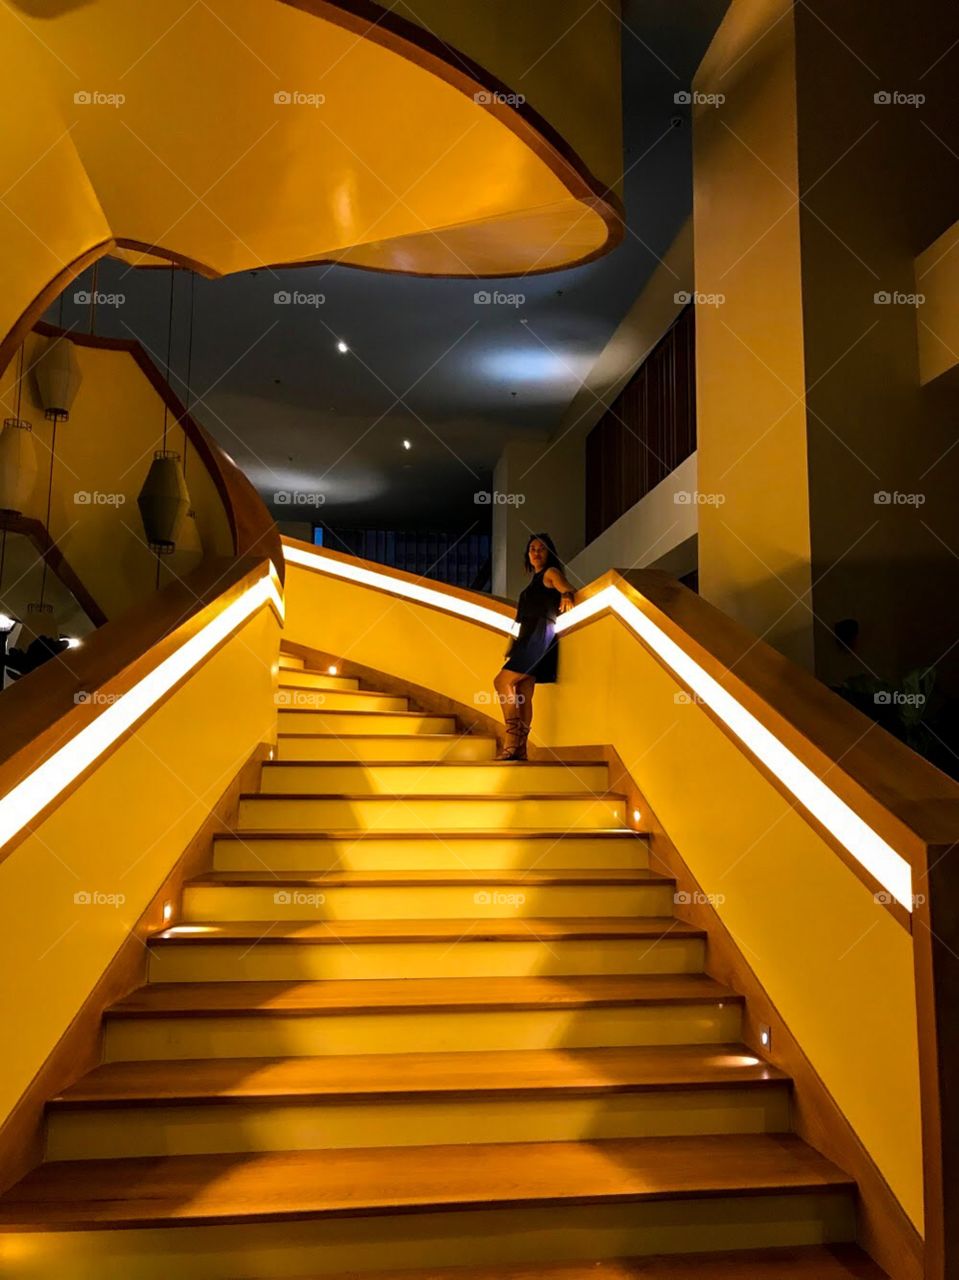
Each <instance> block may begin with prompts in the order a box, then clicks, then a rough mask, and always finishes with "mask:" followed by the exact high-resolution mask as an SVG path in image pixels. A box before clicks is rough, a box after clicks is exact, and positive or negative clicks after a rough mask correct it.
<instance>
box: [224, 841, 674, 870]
mask: <svg viewBox="0 0 959 1280" xmlns="http://www.w3.org/2000/svg"><path fill="white" fill-rule="evenodd" d="M213 865H214V867H215V868H216V869H217V870H218V871H332V870H340V871H500V872H502V871H512V870H517V871H519V870H523V871H526V870H532V869H534V868H535V869H536V870H538V871H546V870H549V869H551V868H562V869H564V870H568V869H570V868H581V869H584V870H585V869H587V868H588V869H590V870H600V869H604V868H606V869H609V870H617V871H620V870H621V871H626V870H641V869H643V868H645V867H648V866H649V847H648V845H647V843H646V841H645V840H616V839H613V840H610V839H605V838H604V837H602V836H595V837H591V836H580V837H578V838H577V839H573V840H560V839H552V840H534V839H529V840H524V839H523V838H522V837H520V838H518V839H513V838H510V837H506V836H500V837H497V838H494V839H486V840H484V839H475V840H473V839H469V838H466V837H461V838H459V839H456V840H429V839H421V838H419V837H418V836H416V835H410V836H408V837H404V838H402V839H398V840H395V839H394V840H389V839H383V838H378V837H376V836H364V837H362V838H360V839H353V840H351V839H344V840H311V839H310V838H309V837H308V836H307V837H305V838H303V839H301V840H299V839H298V840H272V839H270V837H269V836H255V835H253V836H247V837H246V838H245V839H243V840H216V841H215V842H214V845H213Z"/></svg>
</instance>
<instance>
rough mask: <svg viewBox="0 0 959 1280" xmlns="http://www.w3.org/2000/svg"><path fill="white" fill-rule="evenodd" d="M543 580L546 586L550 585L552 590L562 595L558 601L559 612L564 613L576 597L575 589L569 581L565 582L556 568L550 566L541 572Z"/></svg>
mask: <svg viewBox="0 0 959 1280" xmlns="http://www.w3.org/2000/svg"><path fill="white" fill-rule="evenodd" d="M543 581H544V582H545V583H546V585H547V586H548V587H552V588H553V590H554V591H559V592H560V594H561V595H562V597H563V598H562V600H560V602H559V611H560V613H566V612H567V611H568V610H569V609H572V607H573V604H574V603H575V599H576V590H575V588H574V587H573V586H572V584H571V583H569V582H567V580H566V578H565V577H564V576H563V575H562V574H561V573H560V571H559V570H558V569H555V568H552V567H551V568H549V569H547V570H546V572H545V573H544V574H543Z"/></svg>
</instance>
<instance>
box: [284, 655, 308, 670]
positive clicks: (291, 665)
mask: <svg viewBox="0 0 959 1280" xmlns="http://www.w3.org/2000/svg"><path fill="white" fill-rule="evenodd" d="M305 666H306V661H305V660H304V659H303V658H296V657H294V656H293V654H291V653H281V654H280V662H279V667H280V670H281V671H302V670H303V668H304V667H305Z"/></svg>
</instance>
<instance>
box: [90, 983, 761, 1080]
mask: <svg viewBox="0 0 959 1280" xmlns="http://www.w3.org/2000/svg"><path fill="white" fill-rule="evenodd" d="M741 1011H742V998H741V997H740V996H738V995H736V993H735V992H733V991H730V990H729V988H727V987H724V986H722V985H721V984H720V983H718V982H715V981H713V979H711V978H707V977H704V976H702V975H695V974H672V975H661V974H640V975H635V976H621V975H617V976H605V975H604V976H598V977H597V976H590V977H569V978H547V977H532V978H456V979H442V978H423V979H402V978H400V979H382V980H375V979H367V980H363V981H354V980H345V981H334V980H328V981H314V982H243V981H240V982H184V983H175V982H169V983H153V984H150V985H148V986H145V987H140V988H139V989H138V990H136V991H134V992H132V993H131V994H130V995H128V996H126V997H124V999H122V1000H120V1001H119V1002H118V1003H117V1004H114V1005H113V1006H112V1007H111V1008H110V1009H108V1010H107V1012H106V1015H105V1019H104V1055H105V1060H106V1061H110V1062H116V1061H121V1060H124V1059H129V1060H138V1061H142V1060H144V1059H146V1058H158V1059H166V1060H169V1059H171V1058H213V1057H229V1058H236V1057H240V1058H248V1057H282V1056H288V1055H289V1056H316V1055H319V1054H330V1053H333V1054H344V1053H347V1054H358V1053H383V1052H388V1053H398V1052H412V1051H417V1052H446V1051H457V1052H459V1051H463V1052H465V1051H469V1050H478V1049H491V1050H501V1049H567V1048H569V1049H575V1048H587V1047H600V1046H601V1047H614V1046H619V1045H646V1044H650V1045H652V1044H658V1045H666V1044H674V1045H675V1044H727V1043H730V1042H731V1041H734V1040H738V1038H739V1036H740V1034H741Z"/></svg>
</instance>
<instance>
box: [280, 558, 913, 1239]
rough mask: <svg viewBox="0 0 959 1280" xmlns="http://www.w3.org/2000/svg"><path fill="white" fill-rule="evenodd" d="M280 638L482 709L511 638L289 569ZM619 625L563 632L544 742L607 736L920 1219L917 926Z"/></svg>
mask: <svg viewBox="0 0 959 1280" xmlns="http://www.w3.org/2000/svg"><path fill="white" fill-rule="evenodd" d="M286 638H287V639H289V640H292V641H297V642H299V643H302V644H310V643H312V644H314V645H315V646H316V647H317V648H320V649H323V650H325V651H327V652H333V653H337V654H341V655H342V656H343V657H344V658H353V659H355V660H356V661H358V662H360V663H363V664H365V665H367V666H370V667H374V668H378V669H380V670H383V671H387V672H389V673H390V674H391V675H394V676H398V677H401V678H403V679H407V680H410V681H412V682H414V683H416V684H419V685H422V686H424V687H429V688H432V689H435V690H436V691H437V692H438V693H441V694H443V695H445V696H447V697H450V698H453V699H455V700H456V701H459V702H460V703H465V704H467V705H472V704H474V703H475V702H476V700H477V696H478V695H479V694H480V693H482V692H483V691H485V690H487V689H488V688H489V686H490V683H491V681H492V679H493V676H494V674H495V672H496V670H497V669H498V668H499V666H500V665H501V664H502V655H503V649H504V647H505V642H504V638H503V637H502V636H500V635H498V634H497V633H495V632H492V631H489V630H486V629H484V628H481V627H479V626H476V625H474V624H471V623H468V622H466V621H463V620H461V619H459V618H456V617H453V616H450V615H448V614H445V613H442V612H440V611H438V610H432V609H427V608H425V607H423V606H419V605H416V604H412V603H409V602H406V601H401V600H397V599H394V598H392V597H390V596H387V595H384V594H382V593H378V592H374V591H372V590H369V589H366V588H363V587H359V586H355V585H352V584H350V583H348V582H344V581H341V580H336V579H332V578H328V577H325V576H323V575H320V574H315V573H310V572H309V571H307V570H305V569H302V568H298V567H296V566H293V565H289V566H288V569H287V631H286ZM679 692H680V689H679V686H678V685H677V684H676V682H675V680H674V679H673V678H672V677H671V676H670V675H669V674H668V673H667V672H666V671H665V669H664V668H663V667H662V666H660V664H659V663H658V662H657V661H656V660H655V659H654V658H653V657H652V655H651V654H650V653H649V652H648V651H647V650H646V649H645V648H644V646H643V645H641V644H640V643H639V641H638V640H636V639H635V638H634V637H633V636H632V634H631V633H630V632H628V631H627V630H626V629H625V627H623V626H622V624H621V623H619V622H618V621H614V620H613V619H612V618H609V617H606V618H599V619H597V620H595V621H593V622H591V623H588V624H587V625H586V626H585V627H582V628H580V629H579V630H578V631H576V632H574V633H573V634H572V635H570V636H567V637H565V638H564V640H563V650H562V657H561V668H560V681H559V683H557V684H556V685H555V686H543V687H541V688H540V689H539V690H538V691H537V692H536V695H535V702H534V733H535V738H536V740H538V741H539V742H542V743H548V744H550V745H552V746H560V745H563V744H599V743H611V744H612V745H613V746H615V747H616V749H617V750H618V752H619V754H620V755H621V757H622V759H623V760H624V762H625V764H626V766H627V767H628V768H629V769H630V770H631V772H632V774H633V776H634V777H635V778H636V780H637V782H638V784H639V785H640V787H641V788H642V789H643V790H644V792H645V794H646V796H647V798H648V800H649V803H650V804H651V805H652V806H653V808H654V810H655V811H656V813H657V815H658V817H659V819H660V820H661V821H662V823H663V824H664V826H665V827H666V829H667V831H668V832H669V834H670V836H671V837H672V839H673V841H674V842H675V844H676V846H677V848H678V849H679V852H680V853H681V855H682V856H683V857H684V859H685V860H686V862H687V864H688V865H689V867H690V869H691V870H692V872H693V874H694V875H695V876H696V878H697V879H698V881H699V883H700V886H701V887H702V889H703V890H704V891H705V892H707V893H712V894H717V895H721V896H722V901H719V900H718V899H717V910H718V911H719V913H720V915H721V918H722V919H723V921H724V923H725V924H726V926H727V927H728V928H729V930H730V932H731V934H732V936H733V938H734V939H735V941H736V942H737V944H738V945H739V947H740V949H741V950H742V952H743V955H744V956H745V958H746V960H747V962H748V963H749V964H750V965H751V966H752V968H753V970H754V972H755V973H756V975H757V977H758V978H759V980H760V981H761V982H762V983H763V985H764V987H765V989H766V990H767V991H768V993H769V995H770V996H771V998H772V999H773V1001H774V1002H775V1003H776V1005H777V1007H778V1009H779V1011H780V1013H781V1015H782V1016H783V1018H784V1019H785V1021H786V1022H787V1024H788V1025H789V1027H790V1029H791V1031H792V1032H793V1034H794V1035H795V1036H796V1037H797V1039H798V1040H799V1043H800V1044H801V1045H802V1047H803V1049H804V1051H805V1052H806V1054H807V1055H808V1056H809V1058H810V1061H811V1062H812V1064H813V1066H814V1067H815V1069H816V1070H817V1072H818V1073H819V1075H820V1077H821V1078H822V1080H823V1081H824V1083H825V1085H826V1087H827V1088H828V1089H829V1091H830V1092H831V1093H832V1095H833V1097H834V1098H835V1099H836V1101H837V1103H838V1104H839V1106H840V1107H841V1108H842V1110H843V1112H844V1113H845V1115H846V1116H847V1117H848V1119H849V1121H850V1123H851V1124H852V1126H853V1128H854V1129H855V1131H856V1132H857V1134H858V1135H859V1137H860V1139H861V1140H862V1142H863V1144H864V1146H865V1147H866V1149H867V1150H868V1151H869V1153H870V1155H871V1156H872V1158H873V1159H874V1160H875V1162H876V1164H877V1165H878V1167H879V1169H880V1170H881V1171H882V1173H883V1175H884V1176H885V1177H886V1178H887V1180H888V1182H889V1184H890V1186H891V1187H892V1189H893V1191H894V1193H895V1194H896V1196H897V1197H898V1198H899V1199H900V1201H901V1202H902V1204H903V1206H904V1208H905V1209H906V1211H907V1212H908V1213H909V1215H910V1217H911V1218H912V1219H913V1221H914V1222H915V1223H916V1224H917V1226H920V1227H921V1224H922V1152H921V1137H920V1116H919V1084H918V1057H917V1055H918V1050H917V1038H916V1035H917V1033H916V997H915V989H914V982H913V969H912V948H911V941H910V938H909V936H908V934H907V933H906V932H905V931H904V930H903V928H902V927H901V926H900V925H899V924H898V923H897V922H896V921H895V920H894V919H893V918H892V917H891V916H890V915H889V913H888V912H887V911H885V909H883V908H882V907H880V906H877V905H876V903H875V902H874V901H873V898H872V895H871V894H870V893H869V892H868V890H867V889H866V888H865V887H864V886H863V884H862V883H861V881H860V880H859V879H858V878H857V877H856V876H855V875H854V873H853V872H852V871H850V870H849V869H847V868H846V866H845V865H844V864H843V863H842V862H841V861H840V859H839V858H838V857H837V856H836V854H835V853H833V851H832V850H831V849H830V848H829V847H828V846H827V845H826V844H825V843H824V842H823V841H822V840H821V839H820V838H819V837H818V836H817V835H816V834H815V832H814V831H813V829H812V828H811V827H810V826H809V825H808V824H807V823H806V822H805V821H804V820H803V819H802V818H801V817H799V816H798V815H797V814H796V812H795V811H794V809H793V808H792V807H791V806H790V805H789V804H788V803H787V801H786V800H785V799H783V797H782V796H781V795H780V794H779V793H778V792H777V790H776V789H775V788H774V787H773V786H772V785H771V784H770V783H769V782H767V781H766V780H765V779H764V778H763V777H762V776H761V775H760V774H759V772H758V771H757V770H756V769H755V768H754V767H753V766H752V765H751V764H750V762H749V761H748V760H747V758H746V757H745V756H744V755H743V753H742V752H741V751H740V750H739V749H738V747H737V746H736V745H734V743H733V742H732V741H731V740H730V739H729V738H728V737H726V735H725V734H723V733H722V732H720V730H719V729H718V728H717V727H716V726H715V725H714V723H713V722H712V721H711V720H710V719H709V717H708V716H707V714H706V713H705V711H704V710H703V709H702V708H701V707H698V706H696V705H694V704H690V703H688V702H683V701H679V702H677V701H676V695H677V693H679Z"/></svg>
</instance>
